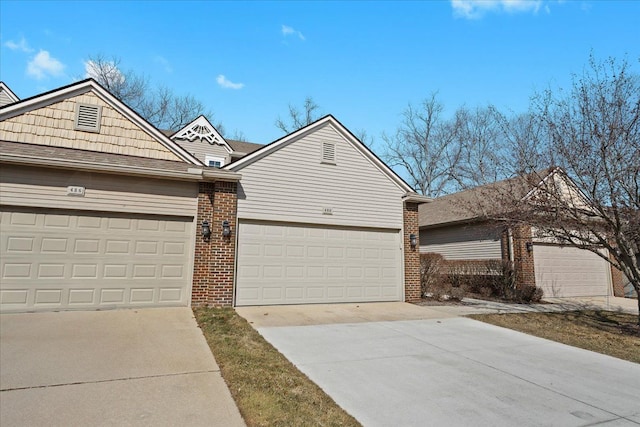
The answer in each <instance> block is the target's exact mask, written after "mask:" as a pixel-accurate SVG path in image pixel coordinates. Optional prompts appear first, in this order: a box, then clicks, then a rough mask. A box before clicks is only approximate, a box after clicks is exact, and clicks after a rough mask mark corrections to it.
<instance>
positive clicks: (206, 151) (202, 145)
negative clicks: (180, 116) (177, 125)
mask: <svg viewBox="0 0 640 427" xmlns="http://www.w3.org/2000/svg"><path fill="white" fill-rule="evenodd" d="M171 139H172V140H173V141H175V142H177V143H178V144H180V145H181V146H182V148H184V149H185V150H186V151H188V152H190V153H191V154H192V155H193V156H194V157H196V158H198V160H200V161H201V162H203V163H204V164H205V165H207V166H211V167H217V168H221V167H223V166H224V165H226V164H227V163H229V162H230V161H231V153H232V152H233V149H232V148H231V146H230V145H229V144H228V143H227V141H226V140H225V139H224V138H223V137H222V135H220V133H219V132H218V131H217V130H216V128H215V127H214V126H213V125H212V124H211V122H209V120H207V118H206V117H204V116H199V117H198V118H197V119H195V120H194V121H192V122H191V123H189V124H188V125H186V126H185V127H184V128H182V129H180V130H179V131H177V132H176V133H174V134H173V135H171Z"/></svg>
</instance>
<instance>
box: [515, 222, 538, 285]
mask: <svg viewBox="0 0 640 427" xmlns="http://www.w3.org/2000/svg"><path fill="white" fill-rule="evenodd" d="M531 237H532V236H531V227H529V226H526V225H520V226H515V227H513V258H514V259H513V261H514V263H513V264H514V270H515V274H516V281H517V286H518V287H520V288H522V287H525V286H535V285H536V275H535V271H534V268H533V251H531V252H529V251H527V243H528V242H532V239H531Z"/></svg>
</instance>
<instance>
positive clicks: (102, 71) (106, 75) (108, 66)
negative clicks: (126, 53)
mask: <svg viewBox="0 0 640 427" xmlns="http://www.w3.org/2000/svg"><path fill="white" fill-rule="evenodd" d="M84 75H85V77H87V78H92V79H95V80H97V81H99V82H104V81H105V80H106V81H110V82H119V83H123V82H124V75H123V74H122V72H121V71H120V70H119V69H118V67H117V66H116V64H115V63H114V62H113V61H100V63H99V64H98V63H95V62H94V61H91V60H89V61H86V62H85V63H84Z"/></svg>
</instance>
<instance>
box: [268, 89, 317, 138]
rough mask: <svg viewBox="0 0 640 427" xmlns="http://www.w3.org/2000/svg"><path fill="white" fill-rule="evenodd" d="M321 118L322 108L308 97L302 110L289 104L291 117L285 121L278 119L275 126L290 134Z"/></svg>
mask: <svg viewBox="0 0 640 427" xmlns="http://www.w3.org/2000/svg"><path fill="white" fill-rule="evenodd" d="M319 118H320V106H319V105H318V104H316V103H315V101H314V100H313V98H312V97H310V96H307V97H306V98H305V100H304V104H303V106H302V109H300V108H298V107H296V106H294V105H293V104H289V117H288V118H287V120H286V121H285V120H283V119H282V118H280V117H278V118H277V119H276V123H275V124H276V127H277V128H278V129H280V130H282V131H283V132H284V133H285V134H288V133H291V132H294V131H296V130H298V129H300V128H303V127H305V126H307V125H308V124H311V123H313V122H314V121H316V120H317V119H319Z"/></svg>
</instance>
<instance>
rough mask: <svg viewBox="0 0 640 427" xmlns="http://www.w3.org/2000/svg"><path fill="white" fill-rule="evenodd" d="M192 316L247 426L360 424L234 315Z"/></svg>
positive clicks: (209, 312)
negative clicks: (194, 317)
mask: <svg viewBox="0 0 640 427" xmlns="http://www.w3.org/2000/svg"><path fill="white" fill-rule="evenodd" d="M194 313H195V316H196V320H197V321H198V324H199V325H200V328H201V329H202V331H203V333H204V336H205V337H206V339H207V342H208V343H209V347H210V348H211V352H212V353H213V355H214V357H215V358H216V361H217V362H218V365H219V366H220V371H221V373H222V377H223V378H224V380H225V381H226V383H227V386H228V387H229V390H230V391H231V395H232V396H233V398H234V399H235V401H236V404H237V405H238V408H239V409H240V413H241V414H242V417H243V418H244V421H245V422H246V423H247V425H248V426H249V427H252V426H359V425H360V424H359V423H358V422H357V421H356V420H355V419H354V418H353V417H352V416H350V415H349V414H347V413H346V412H345V411H344V410H343V409H342V408H340V407H339V406H338V405H337V404H336V403H335V402H334V401H333V400H332V399H331V398H330V397H329V396H327V394H326V393H324V392H323V391H322V389H320V387H318V386H317V385H316V384H315V383H313V382H312V381H311V380H310V379H309V378H307V376H306V375H304V374H303V373H301V372H300V371H299V370H298V369H297V368H296V367H295V366H294V365H293V364H292V363H291V362H289V361H288V360H287V359H286V358H285V357H284V356H283V355H282V354H281V353H279V352H278V351H277V350H276V349H275V348H273V346H271V344H269V343H268V342H267V341H265V339H264V338H263V337H262V336H261V335H260V334H259V333H258V332H256V331H255V329H253V328H252V327H251V325H249V323H247V321H246V320H245V319H243V318H242V317H240V316H238V314H236V312H235V310H233V309H232V308H201V309H195V310H194Z"/></svg>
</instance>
